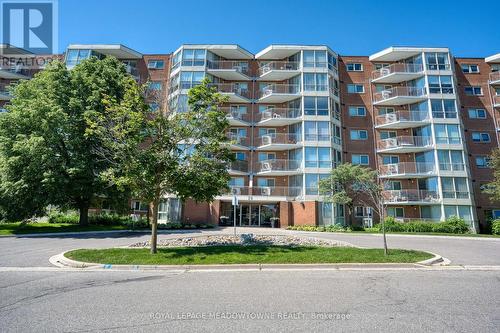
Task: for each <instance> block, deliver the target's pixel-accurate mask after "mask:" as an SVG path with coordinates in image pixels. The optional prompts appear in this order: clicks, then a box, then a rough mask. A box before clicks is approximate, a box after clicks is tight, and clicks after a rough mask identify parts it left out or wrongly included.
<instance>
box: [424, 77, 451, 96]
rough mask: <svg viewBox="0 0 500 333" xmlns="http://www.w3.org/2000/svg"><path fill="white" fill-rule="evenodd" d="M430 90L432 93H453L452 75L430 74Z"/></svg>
mask: <svg viewBox="0 0 500 333" xmlns="http://www.w3.org/2000/svg"><path fill="white" fill-rule="evenodd" d="M427 79H428V81H429V92H430V93H431V94H453V84H452V81H451V76H450V75H429V76H428V78H427Z"/></svg>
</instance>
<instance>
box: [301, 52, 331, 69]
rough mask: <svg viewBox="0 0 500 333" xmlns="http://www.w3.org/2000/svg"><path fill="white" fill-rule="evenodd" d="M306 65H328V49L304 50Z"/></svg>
mask: <svg viewBox="0 0 500 333" xmlns="http://www.w3.org/2000/svg"><path fill="white" fill-rule="evenodd" d="M303 66H304V67H321V68H325V67H326V66H327V59H326V51H309V50H307V51H304V62H303Z"/></svg>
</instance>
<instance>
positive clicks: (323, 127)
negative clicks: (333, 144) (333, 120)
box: [304, 121, 330, 141]
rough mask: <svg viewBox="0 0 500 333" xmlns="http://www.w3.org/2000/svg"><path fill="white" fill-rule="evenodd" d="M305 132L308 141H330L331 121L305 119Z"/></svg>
mask: <svg viewBox="0 0 500 333" xmlns="http://www.w3.org/2000/svg"><path fill="white" fill-rule="evenodd" d="M304 132H305V133H304V134H305V140H306V141H330V122H328V121H305V122H304Z"/></svg>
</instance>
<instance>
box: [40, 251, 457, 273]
mask: <svg viewBox="0 0 500 333" xmlns="http://www.w3.org/2000/svg"><path fill="white" fill-rule="evenodd" d="M69 251H72V250H69ZM69 251H65V252H62V253H59V254H57V255H55V256H52V257H51V258H50V259H49V262H50V263H51V264H52V265H54V266H57V267H59V268H71V269H75V268H77V269H82V270H86V269H90V270H127V271H130V270H133V271H262V270H273V271H275V270H325V269H328V270H342V269H373V270H384V269H398V268H400V269H422V268H426V267H432V266H436V265H438V266H443V265H444V264H446V265H449V262H450V261H449V260H448V259H446V258H443V257H442V256H440V255H438V254H435V253H431V254H433V255H434V257H432V258H430V259H427V260H423V261H419V262H417V263H338V264H229V265H223V264H216V265H113V264H99V263H89V262H83V261H76V260H73V259H69V258H67V257H66V256H65V254H66V253H67V252H69ZM429 253H430V252H429Z"/></svg>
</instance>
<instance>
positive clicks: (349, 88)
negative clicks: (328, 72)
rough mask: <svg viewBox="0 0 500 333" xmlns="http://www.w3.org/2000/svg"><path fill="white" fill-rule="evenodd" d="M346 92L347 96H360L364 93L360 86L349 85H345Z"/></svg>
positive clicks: (362, 87) (363, 88)
mask: <svg viewBox="0 0 500 333" xmlns="http://www.w3.org/2000/svg"><path fill="white" fill-rule="evenodd" d="M347 92H348V93H349V94H362V93H364V92H365V87H364V86H363V85H362V84H354V83H350V84H348V85H347Z"/></svg>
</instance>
